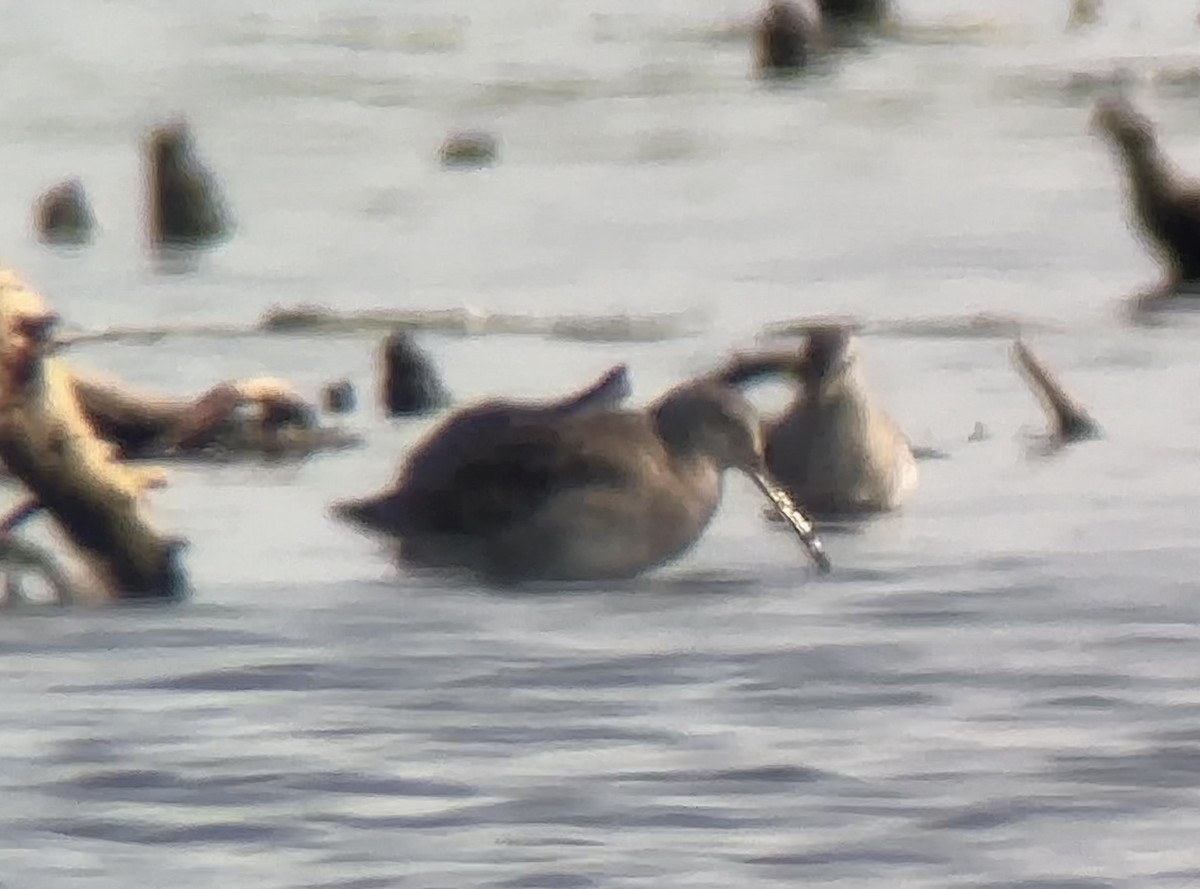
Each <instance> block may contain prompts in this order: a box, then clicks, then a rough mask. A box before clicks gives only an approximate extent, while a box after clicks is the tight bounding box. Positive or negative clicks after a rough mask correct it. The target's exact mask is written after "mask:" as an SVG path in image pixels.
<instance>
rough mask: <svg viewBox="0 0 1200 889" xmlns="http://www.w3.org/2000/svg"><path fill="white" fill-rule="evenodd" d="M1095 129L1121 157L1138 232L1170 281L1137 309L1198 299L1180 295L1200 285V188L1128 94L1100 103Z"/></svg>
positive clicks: (1139, 299) (1148, 296) (1093, 122)
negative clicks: (1183, 173)
mask: <svg viewBox="0 0 1200 889" xmlns="http://www.w3.org/2000/svg"><path fill="white" fill-rule="evenodd" d="M1092 125H1093V127H1094V128H1095V129H1096V130H1097V131H1098V132H1099V133H1100V134H1101V135H1102V136H1104V137H1105V139H1107V141H1108V142H1109V144H1110V145H1111V146H1112V147H1113V148H1114V149H1115V150H1116V151H1117V153H1118V155H1119V156H1120V159H1121V162H1122V164H1123V166H1124V172H1125V177H1126V179H1127V182H1128V191H1129V197H1130V203H1131V204H1132V208H1133V217H1134V222H1135V223H1136V230H1137V232H1138V234H1139V235H1140V236H1141V239H1142V240H1143V242H1145V243H1146V244H1147V245H1148V246H1149V247H1150V249H1151V250H1152V251H1153V252H1154V253H1155V254H1156V255H1157V256H1158V257H1159V258H1160V259H1161V260H1162V261H1163V263H1164V265H1165V266H1166V280H1165V281H1164V282H1163V283H1162V285H1161V286H1160V287H1158V288H1156V289H1155V290H1153V291H1151V292H1150V293H1148V294H1146V295H1143V296H1141V297H1139V298H1138V303H1139V305H1140V306H1141V307H1144V308H1153V307H1155V306H1156V305H1157V304H1159V303H1161V302H1162V301H1163V300H1165V299H1167V298H1169V297H1172V296H1188V295H1191V296H1195V295H1200V293H1187V292H1186V290H1184V292H1181V285H1198V284H1200V186H1198V185H1197V184H1196V183H1195V182H1191V181H1188V180H1187V179H1186V178H1184V177H1183V176H1181V175H1180V174H1179V173H1178V172H1177V171H1176V170H1175V168H1174V166H1173V165H1172V164H1171V162H1170V161H1169V160H1168V159H1167V157H1166V155H1165V154H1164V153H1163V151H1162V149H1161V147H1160V146H1159V143H1158V136H1157V134H1156V132H1155V128H1154V125H1153V124H1152V123H1151V122H1150V119H1149V118H1148V117H1146V116H1145V115H1144V114H1142V113H1141V112H1140V111H1138V110H1137V109H1136V108H1135V107H1134V106H1133V104H1132V103H1131V102H1130V101H1129V99H1127V98H1125V97H1124V96H1110V97H1107V98H1104V99H1101V100H1099V101H1098V102H1097V103H1096V106H1095V109H1094V111H1093V114H1092Z"/></svg>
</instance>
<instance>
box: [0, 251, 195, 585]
mask: <svg viewBox="0 0 1200 889" xmlns="http://www.w3.org/2000/svg"><path fill="white" fill-rule="evenodd" d="M56 320H57V318H56V316H55V315H54V314H53V313H52V312H50V311H49V310H48V309H47V308H46V306H45V304H44V303H43V302H42V300H41V298H40V297H38V296H37V294H35V293H33V291H31V290H28V289H27V288H25V287H24V286H23V285H22V284H21V282H20V281H19V280H18V279H17V278H16V276H15V275H13V274H12V273H10V272H0V459H2V460H3V461H4V463H5V465H6V466H7V467H8V469H9V471H10V472H11V473H12V474H13V475H14V476H16V477H17V478H18V479H19V480H20V481H21V482H22V483H23V484H24V485H25V486H26V487H27V488H28V489H29V491H30V493H31V494H32V495H33V496H34V497H35V498H36V499H37V500H38V502H39V503H40V504H41V505H42V507H43V508H44V509H45V510H46V511H47V512H49V513H50V515H51V517H52V518H53V520H54V522H55V524H56V525H57V526H58V527H59V528H60V529H61V530H62V531H63V533H64V534H65V535H66V537H67V539H68V540H69V541H70V543H71V544H72V546H73V547H74V548H75V549H76V550H77V551H78V552H79V554H80V555H81V556H82V557H83V558H84V560H85V562H86V563H87V564H88V566H89V567H90V568H91V570H92V571H93V572H94V574H95V576H96V578H97V580H98V581H99V582H100V583H101V584H102V585H103V588H104V590H105V592H106V593H108V594H109V595H111V596H112V597H113V598H135V599H144V598H173V597H177V596H180V595H183V594H184V593H186V591H187V581H186V578H185V575H184V571H183V568H182V566H181V565H180V561H179V553H180V550H181V549H182V547H183V541H182V540H180V539H179V538H176V537H172V536H169V535H166V534H164V533H162V532H161V531H159V530H158V529H157V528H155V527H154V526H153V525H152V524H151V522H150V521H149V519H148V517H147V515H146V510H145V506H146V503H145V499H144V496H143V495H144V492H145V491H146V490H147V489H148V488H151V487H157V486H160V485H161V484H163V483H164V476H163V475H162V473H161V472H160V471H159V470H156V469H151V468H143V469H139V468H135V467H132V466H130V465H128V464H125V463H122V462H120V461H119V460H118V459H117V458H116V453H115V448H114V447H113V446H112V445H111V444H109V443H108V442H105V441H103V440H102V439H101V438H99V437H98V436H97V434H96V431H95V429H93V428H92V426H91V424H90V423H89V422H88V420H87V418H86V416H85V414H84V411H83V409H82V407H81V405H80V402H79V399H78V397H77V395H76V387H75V385H74V380H73V378H72V375H71V372H70V370H69V369H68V368H67V366H66V365H65V364H64V363H63V362H62V361H61V360H59V359H57V358H52V357H49V355H48V352H49V350H50V347H51V343H50V340H51V336H50V334H51V330H52V328H53V325H54V322H55V321H56Z"/></svg>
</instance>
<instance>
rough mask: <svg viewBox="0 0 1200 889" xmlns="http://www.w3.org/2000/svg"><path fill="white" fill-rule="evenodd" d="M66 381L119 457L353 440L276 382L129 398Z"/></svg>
mask: <svg viewBox="0 0 1200 889" xmlns="http://www.w3.org/2000/svg"><path fill="white" fill-rule="evenodd" d="M72 379H73V383H74V386H75V393H76V397H77V398H78V399H79V402H80V405H81V407H82V409H83V412H84V414H85V416H86V417H87V419H88V421H89V422H90V423H91V425H92V426H93V427H94V428H95V429H96V432H97V433H98V434H99V436H100V437H101V438H103V439H104V440H105V441H108V442H111V443H112V444H113V445H115V446H116V447H117V448H118V450H119V451H120V454H121V456H122V457H124V458H126V459H131V460H132V459H156V460H162V459H172V458H188V457H191V458H197V457H205V456H214V455H220V456H224V457H227V456H230V455H234V454H246V455H255V456H273V457H278V456H284V455H288V456H307V455H308V454H311V453H313V452H315V451H318V450H325V449H330V448H339V447H348V446H350V445H353V444H356V443H357V442H358V438H357V437H356V436H353V435H350V434H348V433H346V432H343V431H342V430H341V429H337V428H330V427H324V426H321V425H320V423H319V420H318V417H317V412H316V410H315V408H313V407H312V406H311V405H309V404H308V403H307V402H306V401H305V400H304V399H303V398H301V397H300V395H298V394H297V393H296V392H295V390H293V389H292V388H291V386H290V385H288V384H287V383H286V382H284V381H282V380H276V379H271V378H256V379H251V380H241V381H235V382H223V383H218V384H217V385H216V386H213V387H212V388H211V389H209V390H208V391H207V392H205V393H203V394H202V395H200V396H199V397H197V398H194V399H186V398H176V397H171V396H163V395H157V394H152V393H146V392H137V391H134V390H132V389H130V388H129V387H127V386H125V385H124V384H122V383H119V382H117V381H115V380H105V379H101V378H100V377H97V376H93V375H87V374H80V373H75V374H73V375H72Z"/></svg>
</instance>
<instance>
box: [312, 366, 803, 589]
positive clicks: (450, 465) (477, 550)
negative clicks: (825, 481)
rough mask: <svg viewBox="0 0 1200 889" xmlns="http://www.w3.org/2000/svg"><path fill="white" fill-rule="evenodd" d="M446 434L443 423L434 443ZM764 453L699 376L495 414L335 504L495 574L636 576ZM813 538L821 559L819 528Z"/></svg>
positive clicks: (743, 413)
mask: <svg viewBox="0 0 1200 889" xmlns="http://www.w3.org/2000/svg"><path fill="white" fill-rule="evenodd" d="M439 441H440V439H439V435H438V432H436V431H435V433H434V434H433V435H431V436H430V438H429V440H428V441H427V442H426V444H425V446H424V451H425V453H426V454H428V452H429V450H430V449H433V450H436V449H438V447H439ZM418 456H419V455H418ZM761 460H762V457H761V437H760V431H759V425H758V419H757V416H756V415H755V414H754V411H753V408H752V407H751V406H750V405H749V403H748V402H746V401H745V399H744V398H742V397H741V396H740V395H738V394H737V393H736V392H735V391H733V390H732V389H729V388H728V387H723V386H719V385H716V384H714V383H711V382H699V383H693V384H689V385H685V386H681V387H678V388H677V389H674V390H672V391H671V392H670V393H668V394H667V395H666V396H665V397H663V398H662V399H660V400H659V401H657V402H656V403H655V404H653V405H651V406H650V407H649V408H648V409H647V410H645V411H617V410H585V411H582V412H572V413H568V414H566V415H563V414H561V413H555V411H554V410H553V406H552V409H551V410H550V411H549V412H547V411H546V410H544V409H543V410H541V411H536V412H533V413H528V412H526V413H519V414H515V415H512V416H509V417H498V416H494V415H491V419H490V420H489V422H488V423H487V424H486V426H484V427H481V428H477V429H476V430H475V432H474V434H472V435H471V436H470V437H465V436H459V437H458V438H457V439H456V440H455V441H454V443H453V445H452V447H451V448H450V453H449V454H447V455H446V456H445V458H443V459H439V460H432V459H429V457H428V456H426V457H425V458H424V460H423V462H420V461H418V459H417V458H414V461H411V462H410V465H409V467H408V469H407V471H406V472H405V473H404V474H403V475H402V477H401V479H400V482H399V483H398V484H397V485H396V486H395V487H394V488H393V489H392V490H390V491H387V492H385V493H383V494H382V495H380V496H378V497H375V498H371V499H369V500H365V501H357V502H349V503H342V504H337V505H335V507H334V509H335V512H336V513H337V514H338V515H339V516H340V517H342V518H345V519H348V520H350V521H354V522H357V523H358V524H361V525H365V526H367V527H369V528H372V529H375V530H378V531H383V532H384V533H387V534H389V535H392V536H394V537H397V538H399V539H400V542H401V544H400V548H401V555H402V556H403V557H404V558H405V559H406V560H407V561H410V562H414V563H417V564H425V565H436V566H443V567H464V568H468V569H471V570H474V571H477V572H479V573H481V574H482V575H484V576H485V577H487V578H489V579H490V580H493V581H497V582H519V581H525V580H560V581H565V580H591V579H604V578H628V577H632V576H635V575H637V574H640V573H641V572H643V571H647V570H650V569H652V568H654V567H656V566H659V565H662V564H664V563H665V562H668V561H671V560H672V559H675V558H677V557H679V556H680V555H682V554H683V553H685V552H686V551H687V550H689V549H690V548H691V547H692V546H693V544H695V542H696V540H697V539H698V538H699V537H700V535H701V533H702V532H703V531H704V529H705V528H706V527H707V526H708V523H709V521H710V520H711V519H712V517H713V515H714V514H715V512H716V510H717V507H718V505H719V503H720V499H721V488H722V474H723V472H724V470H726V469H730V468H738V469H741V470H743V471H745V472H747V473H748V474H751V475H752V476H755V477H756V478H757V479H759V480H761V479H762V473H761V469H760V466H761ZM417 467H426V468H425V469H417V471H414V468H417ZM800 521H801V522H802V521H803V520H802V519H801V520H800ZM810 531H811V529H810ZM806 543H809V545H810V546H812V547H814V548H815V549H816V550H817V552H818V553H820V557H822V558H823V552H821V550H820V544H819V541H817V540H816V539H815V534H812V533H810V534H809V539H807V540H806Z"/></svg>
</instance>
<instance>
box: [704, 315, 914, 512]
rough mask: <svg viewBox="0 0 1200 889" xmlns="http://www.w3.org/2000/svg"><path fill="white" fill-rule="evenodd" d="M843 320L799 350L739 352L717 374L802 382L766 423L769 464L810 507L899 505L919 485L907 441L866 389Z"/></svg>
mask: <svg viewBox="0 0 1200 889" xmlns="http://www.w3.org/2000/svg"><path fill="white" fill-rule="evenodd" d="M854 344H855V340H854V337H853V335H852V333H851V331H850V329H849V328H847V327H844V326H842V325H820V326H813V327H810V328H809V329H808V339H807V341H806V343H805V345H804V347H803V348H802V349H801V350H800V351H792V350H789V351H774V352H757V353H742V354H737V355H735V356H734V357H733V358H732V359H731V360H730V362H729V363H728V364H727V365H726V366H725V367H724V368H723V369H721V370H720V371H718V372H717V373H716V374H715V375H714V377H715V378H716V379H718V380H720V381H721V382H724V383H726V384H730V385H738V384H744V383H750V382H754V381H756V380H759V379H761V378H763V377H769V376H778V377H783V378H785V379H788V380H789V381H791V382H792V383H793V384H794V385H795V387H796V393H795V397H794V398H793V400H792V403H791V404H790V405H789V406H788V408H787V409H786V410H785V411H784V412H783V413H782V414H780V415H779V416H778V417H776V418H775V419H774V420H773V421H771V422H769V423H768V428H767V433H766V448H765V454H766V462H767V469H768V471H769V472H770V473H771V476H772V477H773V478H775V479H776V480H777V481H778V482H779V483H780V484H781V485H783V487H784V488H785V489H786V490H787V492H788V494H789V495H791V497H792V498H793V499H794V500H795V501H796V503H798V504H799V505H800V506H802V507H803V508H804V509H808V510H812V512H813V513H814V514H815V515H817V516H823V517H826V516H845V515H858V514H863V513H872V512H886V511H889V510H893V509H896V508H897V507H898V506H900V504H901V502H902V501H903V500H904V499H905V497H907V495H908V494H909V493H911V492H912V490H913V489H914V488H915V487H916V485H917V480H918V472H917V463H916V459H915V458H914V456H913V452H912V447H911V445H910V443H909V441H908V438H907V437H906V436H905V435H904V433H903V432H902V431H901V430H900V427H899V426H897V425H896V423H895V422H894V421H893V420H892V418H891V417H890V416H889V415H888V414H887V412H886V411H885V410H884V409H883V408H882V407H881V406H880V405H879V403H878V402H877V401H876V399H875V398H874V396H873V395H872V394H871V392H870V391H869V390H868V389H867V386H866V383H865V381H864V379H863V374H862V369H861V367H860V364H859V361H858V356H857V354H856V350H855V348H854Z"/></svg>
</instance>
